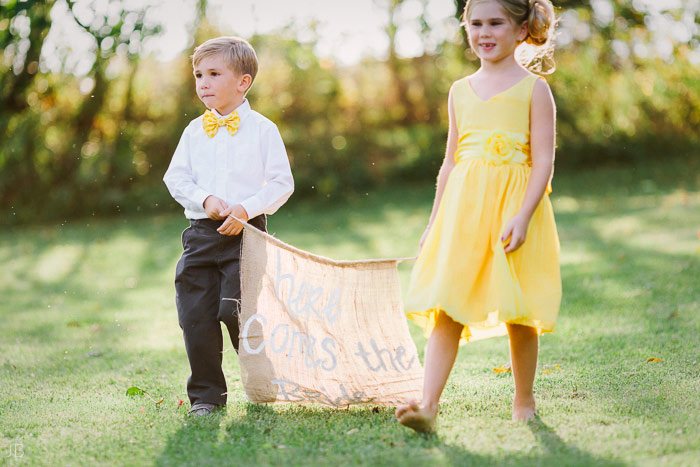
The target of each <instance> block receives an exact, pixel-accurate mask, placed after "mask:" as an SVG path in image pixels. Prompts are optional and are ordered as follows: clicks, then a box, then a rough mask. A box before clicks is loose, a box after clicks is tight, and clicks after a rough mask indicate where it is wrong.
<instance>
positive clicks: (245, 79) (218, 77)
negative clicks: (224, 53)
mask: <svg viewBox="0 0 700 467" xmlns="http://www.w3.org/2000/svg"><path fill="white" fill-rule="evenodd" d="M194 78H195V84H196V89H197V96H198V97H199V98H200V99H201V101H202V102H204V105H206V106H207V108H209V109H216V110H217V111H218V112H219V113H220V114H221V115H228V114H229V113H231V112H232V111H233V110H234V109H235V108H236V107H238V106H239V105H240V103H241V102H242V100H243V99H242V98H243V96H245V92H246V91H247V89H248V86H250V75H238V74H236V73H235V72H234V71H233V70H232V69H231V68H229V67H228V66H227V65H226V62H225V61H224V59H223V58H222V57H221V56H220V55H210V56H208V57H204V58H203V59H201V60H200V61H199V63H198V64H197V65H195V67H194Z"/></svg>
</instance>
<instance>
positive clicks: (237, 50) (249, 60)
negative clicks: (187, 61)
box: [192, 36, 258, 86]
mask: <svg viewBox="0 0 700 467" xmlns="http://www.w3.org/2000/svg"><path fill="white" fill-rule="evenodd" d="M212 55H221V56H222V57H223V59H224V61H225V62H226V65H228V67H229V68H230V69H232V70H233V71H234V72H236V73H237V74H239V75H250V78H251V79H250V84H251V86H252V85H253V81H254V80H255V75H257V74H258V57H257V55H255V49H253V46H252V45H250V44H249V43H248V41H246V40H245V39H241V38H240V37H236V36H222V37H217V38H215V39H209V40H208V41H206V42H204V43H202V44H201V45H199V46H198V47H195V49H194V53H193V54H192V66H193V67H196V66H197V65H198V64H199V62H200V61H201V60H202V59H204V58H206V57H210V56H212Z"/></svg>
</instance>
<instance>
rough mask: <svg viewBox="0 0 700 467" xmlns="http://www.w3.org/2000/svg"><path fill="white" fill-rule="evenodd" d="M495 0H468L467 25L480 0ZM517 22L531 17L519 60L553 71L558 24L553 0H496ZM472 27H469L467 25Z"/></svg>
mask: <svg viewBox="0 0 700 467" xmlns="http://www.w3.org/2000/svg"><path fill="white" fill-rule="evenodd" d="M487 1H493V0H467V4H466V6H465V7H464V15H463V17H462V19H463V23H462V24H463V25H468V24H469V18H470V16H471V12H472V9H473V8H474V6H475V5H478V4H479V3H484V2H487ZM495 1H497V2H498V3H499V4H500V5H501V7H502V8H503V10H504V11H505V12H506V14H507V15H508V16H509V17H510V18H511V20H512V21H513V22H514V23H515V24H523V23H524V22H525V21H527V37H525V40H524V41H523V43H521V44H520V46H518V48H517V49H516V56H515V57H516V59H517V61H518V63H520V64H521V65H523V66H524V67H525V68H527V69H528V70H530V71H532V72H535V73H541V74H549V73H552V72H553V71H554V69H555V65H554V28H555V26H556V17H555V15H554V5H552V2H551V1H550V0H495ZM467 31H468V28H467Z"/></svg>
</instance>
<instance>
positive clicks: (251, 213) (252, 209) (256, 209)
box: [241, 197, 263, 220]
mask: <svg viewBox="0 0 700 467" xmlns="http://www.w3.org/2000/svg"><path fill="white" fill-rule="evenodd" d="M241 206H243V209H245V212H247V213H248V220H250V219H252V218H253V217H258V216H259V215H260V214H262V213H263V210H262V209H261V208H260V201H258V200H257V199H255V197H250V198H248V199H246V200H244V201H242V202H241Z"/></svg>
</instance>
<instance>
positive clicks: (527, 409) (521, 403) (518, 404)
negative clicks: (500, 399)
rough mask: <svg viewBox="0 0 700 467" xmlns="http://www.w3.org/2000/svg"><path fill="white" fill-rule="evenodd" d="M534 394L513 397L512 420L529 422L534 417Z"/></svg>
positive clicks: (535, 412)
mask: <svg viewBox="0 0 700 467" xmlns="http://www.w3.org/2000/svg"><path fill="white" fill-rule="evenodd" d="M536 414H537V411H536V410H535V396H532V395H530V396H526V397H518V396H516V397H515V398H514V399H513V421H514V422H529V421H530V420H534V419H535V415H536Z"/></svg>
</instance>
